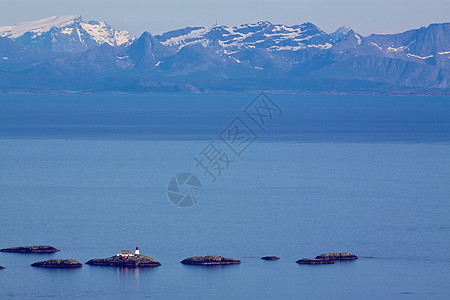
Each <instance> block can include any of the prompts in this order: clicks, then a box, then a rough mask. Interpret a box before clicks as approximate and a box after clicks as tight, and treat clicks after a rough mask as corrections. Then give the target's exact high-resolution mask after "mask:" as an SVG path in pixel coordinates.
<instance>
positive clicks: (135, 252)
mask: <svg viewBox="0 0 450 300" xmlns="http://www.w3.org/2000/svg"><path fill="white" fill-rule="evenodd" d="M138 254H139V247H136V251H134V255H138Z"/></svg>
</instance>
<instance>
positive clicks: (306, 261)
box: [296, 258, 335, 265]
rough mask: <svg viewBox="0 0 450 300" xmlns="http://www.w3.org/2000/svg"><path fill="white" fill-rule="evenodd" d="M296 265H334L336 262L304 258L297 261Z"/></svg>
mask: <svg viewBox="0 0 450 300" xmlns="http://www.w3.org/2000/svg"><path fill="white" fill-rule="evenodd" d="M296 263H298V264H301V265H328V264H334V263H335V261H334V260H329V259H318V258H303V259H299V260H297V261H296Z"/></svg>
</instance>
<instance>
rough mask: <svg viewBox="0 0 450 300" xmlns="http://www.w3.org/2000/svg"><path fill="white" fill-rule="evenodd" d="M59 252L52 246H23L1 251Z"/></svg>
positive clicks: (0, 250) (1, 250)
mask: <svg viewBox="0 0 450 300" xmlns="http://www.w3.org/2000/svg"><path fill="white" fill-rule="evenodd" d="M58 251H59V250H58V249H56V248H55V247H52V246H48V245H45V246H21V247H12V248H5V249H0V252H13V253H54V252H58Z"/></svg>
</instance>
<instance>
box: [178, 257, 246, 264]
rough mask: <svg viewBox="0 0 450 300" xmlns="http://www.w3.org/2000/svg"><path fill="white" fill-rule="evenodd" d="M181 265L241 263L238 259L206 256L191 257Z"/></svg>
mask: <svg viewBox="0 0 450 300" xmlns="http://www.w3.org/2000/svg"><path fill="white" fill-rule="evenodd" d="M181 263H182V264H184V265H203V266H212V265H232V264H240V263H241V261H240V260H238V259H234V258H229V257H223V256H219V255H206V256H194V257H189V258H186V259H184V260H183V261H181Z"/></svg>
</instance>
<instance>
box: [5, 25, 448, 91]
mask: <svg viewBox="0 0 450 300" xmlns="http://www.w3.org/2000/svg"><path fill="white" fill-rule="evenodd" d="M37 75H38V76H37ZM64 75H66V76H64ZM43 88H44V89H49V90H120V91H165V90H167V89H169V90H173V91H239V92H243V91H254V90H277V91H293V92H299V91H302V92H304V91H322V92H352V91H354V92H375V93H377V92H389V91H404V90H409V91H420V92H421V93H424V92H425V91H426V93H428V92H430V91H431V93H434V92H436V91H438V92H439V93H448V91H449V89H450V23H443V24H431V25H429V26H428V27H422V28H419V29H413V30H409V31H406V32H403V33H398V34H383V35H381V34H372V35H370V36H366V37H363V36H361V35H359V34H358V33H356V32H355V31H354V30H352V29H351V28H350V27H348V26H344V27H341V28H339V29H337V30H336V31H335V32H332V33H329V34H328V33H326V32H324V31H323V30H321V29H320V28H318V27H317V26H315V25H314V24H311V23H303V24H300V25H293V26H288V25H283V24H272V23H270V22H267V21H263V22H258V23H255V24H244V25H239V26H234V27H229V26H222V25H214V26H209V27H186V28H183V29H178V30H173V31H169V32H166V33H163V34H160V35H156V36H153V35H152V34H150V33H149V32H144V33H143V34H142V35H141V36H140V37H139V38H136V37H133V36H132V35H131V34H130V33H128V32H127V31H125V30H116V29H114V28H113V27H111V26H110V25H108V24H107V23H105V22H101V21H100V22H99V21H88V22H85V21H83V19H82V18H81V16H66V17H50V18H47V19H43V20H39V21H34V22H22V23H19V24H17V25H15V26H2V27H0V90H18V89H19V90H22V89H37V90H40V89H43Z"/></svg>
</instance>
